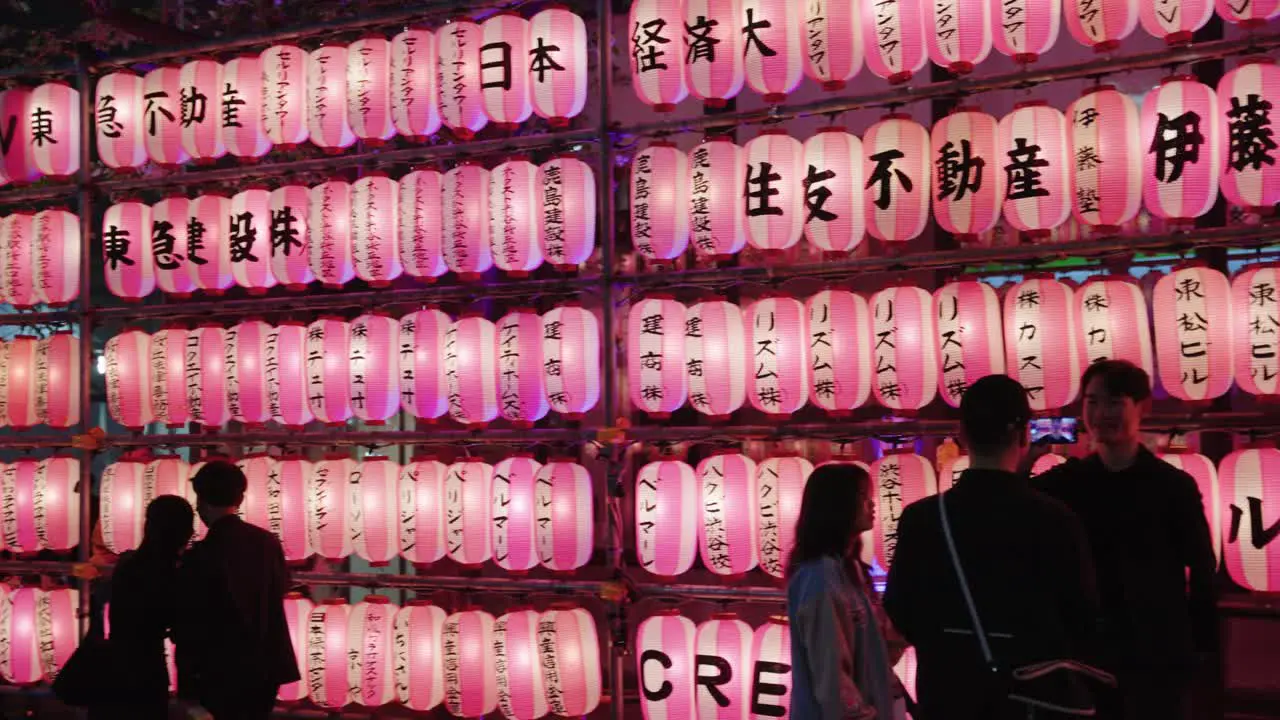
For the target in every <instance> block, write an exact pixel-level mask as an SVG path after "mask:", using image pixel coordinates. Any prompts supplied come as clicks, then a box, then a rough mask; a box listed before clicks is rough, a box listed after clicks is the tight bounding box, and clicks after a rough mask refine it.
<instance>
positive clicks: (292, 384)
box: [263, 321, 315, 430]
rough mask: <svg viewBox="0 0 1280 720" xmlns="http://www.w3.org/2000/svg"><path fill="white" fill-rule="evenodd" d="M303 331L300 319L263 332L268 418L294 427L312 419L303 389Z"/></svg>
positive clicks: (305, 337) (305, 379) (304, 332)
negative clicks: (264, 339)
mask: <svg viewBox="0 0 1280 720" xmlns="http://www.w3.org/2000/svg"><path fill="white" fill-rule="evenodd" d="M307 331H308V328H307V326H306V325H303V324H302V323H300V322H297V321H284V322H281V323H280V324H279V325H277V326H276V327H275V328H273V329H272V331H271V333H270V334H268V335H267V345H266V350H265V353H264V361H263V367H264V368H265V370H266V372H265V374H266V378H267V403H268V407H270V409H271V419H273V420H275V421H276V422H278V423H280V424H281V425H284V426H285V427H286V428H289V429H294V430H296V429H299V428H301V427H302V426H303V425H306V424H307V423H309V422H311V421H312V420H313V419H315V416H314V415H313V414H312V412H311V401H310V399H309V396H308V393H307V391H308V384H309V378H308V375H307V334H308V332H307Z"/></svg>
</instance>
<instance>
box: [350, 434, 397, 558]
mask: <svg viewBox="0 0 1280 720" xmlns="http://www.w3.org/2000/svg"><path fill="white" fill-rule="evenodd" d="M351 485H352V487H351V492H352V498H351V501H352V511H351V517H352V521H351V536H352V540H353V542H352V545H353V550H354V551H355V554H356V555H359V556H360V557H361V558H363V559H364V560H365V561H367V562H368V563H369V564H370V565H371V566H372V567H386V566H387V565H388V564H389V563H390V562H391V560H392V559H394V558H395V556H396V554H397V552H398V551H399V549H400V536H399V530H400V523H399V520H400V517H399V509H400V506H399V502H398V501H399V497H400V466H399V465H397V464H396V463H395V462H394V461H393V460H391V458H387V457H382V456H367V457H365V459H364V461H363V462H361V463H360V464H359V465H357V466H356V471H355V472H354V473H352V475H351Z"/></svg>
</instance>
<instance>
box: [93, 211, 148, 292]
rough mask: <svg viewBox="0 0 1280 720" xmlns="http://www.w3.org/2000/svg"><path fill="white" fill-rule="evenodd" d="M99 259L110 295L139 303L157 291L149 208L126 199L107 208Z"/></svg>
mask: <svg viewBox="0 0 1280 720" xmlns="http://www.w3.org/2000/svg"><path fill="white" fill-rule="evenodd" d="M102 256H103V264H104V270H105V273H106V280H107V290H109V291H110V292H111V294H112V295H115V296H116V297H118V298H121V299H123V300H125V301H131V300H140V299H142V298H144V297H146V296H148V295H150V294H151V292H152V291H153V290H155V289H156V271H155V262H154V260H153V256H152V252H151V208H150V207H149V206H147V205H145V204H144V203H141V202H138V201H137V200H125V201H123V202H118V203H116V204H115V205H112V206H111V207H109V208H107V211H106V213H105V214H103V216H102Z"/></svg>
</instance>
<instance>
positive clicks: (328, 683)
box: [303, 598, 361, 710]
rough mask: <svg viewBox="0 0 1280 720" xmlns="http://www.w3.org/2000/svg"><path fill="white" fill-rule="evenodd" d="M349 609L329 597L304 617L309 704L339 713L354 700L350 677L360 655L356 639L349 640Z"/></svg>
mask: <svg viewBox="0 0 1280 720" xmlns="http://www.w3.org/2000/svg"><path fill="white" fill-rule="evenodd" d="M351 615H352V613H351V607H350V606H348V605H347V601H346V600H344V599H342V598H330V599H328V600H325V601H324V602H323V603H321V604H319V605H316V606H315V607H314V608H313V609H312V610H311V614H310V615H309V616H308V618H307V646H306V649H305V650H304V652H303V654H304V655H306V658H307V671H306V673H305V674H304V677H303V681H304V682H306V683H307V687H308V693H307V694H308V696H309V697H310V699H311V702H313V703H315V704H316V705H317V706H319V707H322V708H328V709H331V710H340V709H342V708H344V707H346V706H347V705H350V704H351V703H352V702H353V701H354V700H355V698H354V697H353V695H354V693H353V692H352V690H353V688H352V685H353V684H354V683H352V682H351V681H350V677H349V670H350V666H351V665H354V664H355V660H354V658H352V657H351V655H353V654H355V655H357V656H358V655H359V653H360V651H361V648H360V646H359V640H357V639H355V638H353V637H351V630H350V626H351Z"/></svg>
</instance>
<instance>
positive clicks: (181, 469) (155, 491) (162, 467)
mask: <svg viewBox="0 0 1280 720" xmlns="http://www.w3.org/2000/svg"><path fill="white" fill-rule="evenodd" d="M161 495H176V496H178V497H180V498H183V499H184V500H188V501H191V502H194V500H195V491H194V490H193V489H192V488H191V467H190V466H189V465H187V462H186V461H185V460H183V459H182V458H180V457H178V456H176V455H161V456H160V457H156V458H152V459H151V460H150V461H148V462H147V463H146V465H145V466H144V467H143V470H142V506H143V507H144V508H145V507H147V506H148V505H150V504H151V501H152V500H155V499H156V498H158V497H160V496H161ZM144 524H145V523H144Z"/></svg>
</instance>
